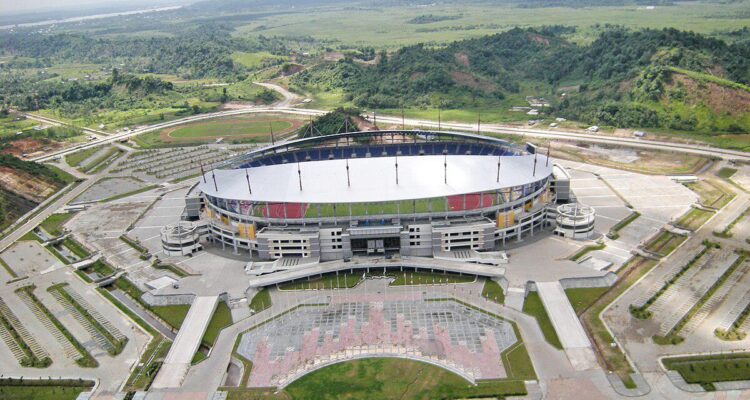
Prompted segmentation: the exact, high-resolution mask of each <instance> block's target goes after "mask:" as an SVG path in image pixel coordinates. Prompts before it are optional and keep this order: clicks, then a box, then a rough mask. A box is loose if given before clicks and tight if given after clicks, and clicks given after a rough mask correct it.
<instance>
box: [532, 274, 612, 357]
mask: <svg viewBox="0 0 750 400" xmlns="http://www.w3.org/2000/svg"><path fill="white" fill-rule="evenodd" d="M536 288H537V291H538V292H539V297H540V298H541V299H542V304H544V309H545V310H546V311H547V315H549V319H550V321H551V322H552V326H553V327H554V328H555V331H556V332H557V337H559V338H560V343H561V344H562V346H563V350H565V354H566V355H567V356H568V360H570V363H571V365H573V368H574V369H576V370H578V371H583V370H588V369H594V368H597V363H596V356H595V354H594V351H593V349H592V348H591V342H590V341H589V338H588V336H586V331H584V330H583V326H582V325H581V321H579V320H578V316H576V313H575V311H573V307H572V306H571V305H570V301H569V300H568V297H567V296H566V295H565V290H563V287H562V285H560V282H537V283H536Z"/></svg>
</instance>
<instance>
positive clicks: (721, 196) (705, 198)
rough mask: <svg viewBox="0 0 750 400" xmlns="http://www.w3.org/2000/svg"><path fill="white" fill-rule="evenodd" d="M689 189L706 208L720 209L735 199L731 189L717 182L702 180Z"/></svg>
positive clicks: (690, 185) (692, 184)
mask: <svg viewBox="0 0 750 400" xmlns="http://www.w3.org/2000/svg"><path fill="white" fill-rule="evenodd" d="M687 187H689V188H690V190H692V191H694V192H695V193H696V194H697V195H698V197H699V198H700V203H701V204H702V205H704V206H706V207H713V208H717V209H720V208H722V207H724V206H725V205H726V204H727V203H729V201H730V200H732V198H733V197H734V193H732V191H731V190H730V189H728V188H727V187H726V186H725V185H724V184H722V183H719V182H717V181H715V180H708V179H701V180H699V181H698V182H695V183H691V184H689V185H687Z"/></svg>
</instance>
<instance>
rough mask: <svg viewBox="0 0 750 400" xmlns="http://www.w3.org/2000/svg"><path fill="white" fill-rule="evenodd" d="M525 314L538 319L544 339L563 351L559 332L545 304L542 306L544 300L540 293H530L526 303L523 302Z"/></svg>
mask: <svg viewBox="0 0 750 400" xmlns="http://www.w3.org/2000/svg"><path fill="white" fill-rule="evenodd" d="M523 312H525V313H526V314H529V315H531V316H533V317H534V318H536V321H537V322H538V323H539V327H540V328H541V329H542V333H543V334H544V339H546V340H547V342H548V343H549V344H551V345H553V346H555V347H556V348H558V349H560V350H562V344H561V343H560V338H559V337H557V332H555V328H554V327H553V326H552V321H550V319H549V315H547V310H545V309H544V304H542V298H541V297H539V293H537V292H529V294H528V295H527V296H526V301H524V302H523Z"/></svg>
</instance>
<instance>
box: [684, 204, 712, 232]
mask: <svg viewBox="0 0 750 400" xmlns="http://www.w3.org/2000/svg"><path fill="white" fill-rule="evenodd" d="M712 215H714V213H713V212H711V211H706V210H701V209H700V208H692V209H690V211H688V212H687V213H685V215H683V216H682V217H680V219H678V220H677V222H675V226H677V227H679V228H683V229H688V230H691V231H695V230H698V228H700V227H701V226H703V224H705V223H706V221H708V219H709V218H711V216H712Z"/></svg>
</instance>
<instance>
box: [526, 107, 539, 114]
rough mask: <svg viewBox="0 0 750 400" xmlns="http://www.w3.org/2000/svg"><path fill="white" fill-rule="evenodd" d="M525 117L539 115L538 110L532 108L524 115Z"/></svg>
mask: <svg viewBox="0 0 750 400" xmlns="http://www.w3.org/2000/svg"><path fill="white" fill-rule="evenodd" d="M526 115H539V110H537V109H535V108H532V109H531V110H529V112H527V113H526Z"/></svg>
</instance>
